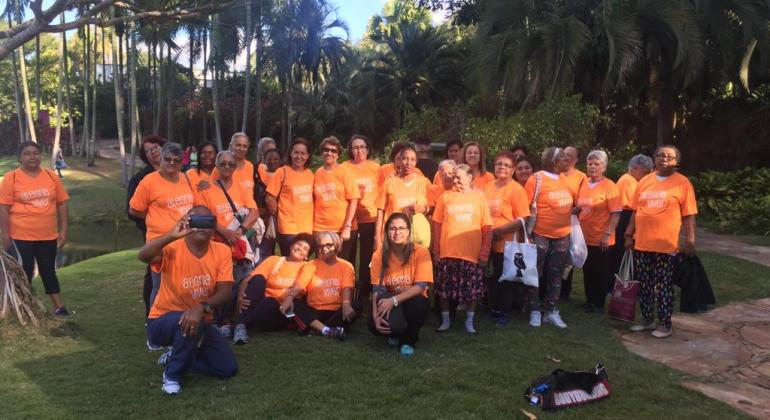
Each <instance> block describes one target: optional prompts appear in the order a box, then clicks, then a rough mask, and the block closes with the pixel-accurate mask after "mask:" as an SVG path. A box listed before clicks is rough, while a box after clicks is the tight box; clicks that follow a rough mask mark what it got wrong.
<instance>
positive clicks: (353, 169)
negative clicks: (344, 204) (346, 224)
mask: <svg viewBox="0 0 770 420" xmlns="http://www.w3.org/2000/svg"><path fill="white" fill-rule="evenodd" d="M342 166H344V167H345V169H347V170H348V173H350V174H351V175H352V177H353V179H354V181H355V183H356V184H357V185H358V188H359V190H358V192H359V194H360V195H361V197H360V200H358V208H357V209H356V221H357V222H358V223H372V222H374V221H376V220H377V204H376V201H377V192H378V190H379V185H380V184H379V183H378V181H377V179H378V178H377V177H378V173H379V170H380V164H379V163H377V162H375V161H372V160H367V161H366V162H364V163H363V165H361V166H359V165H356V164H355V163H353V162H352V161H347V162H345V163H343V164H342Z"/></svg>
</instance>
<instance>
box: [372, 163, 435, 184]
mask: <svg viewBox="0 0 770 420" xmlns="http://www.w3.org/2000/svg"><path fill="white" fill-rule="evenodd" d="M414 173H416V174H417V175H420V176H421V177H425V174H423V173H422V171H421V170H420V168H417V167H415V168H414ZM393 176H396V165H394V164H393V163H386V164H384V165H382V166H380V168H379V170H378V171H377V185H379V186H380V187H382V185H383V184H384V183H385V180H386V179H388V178H390V177H393ZM426 179H427V178H426Z"/></svg>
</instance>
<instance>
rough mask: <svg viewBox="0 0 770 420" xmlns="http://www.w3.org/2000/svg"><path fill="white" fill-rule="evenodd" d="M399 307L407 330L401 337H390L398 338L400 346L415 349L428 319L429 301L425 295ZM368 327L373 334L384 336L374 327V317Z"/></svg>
mask: <svg viewBox="0 0 770 420" xmlns="http://www.w3.org/2000/svg"><path fill="white" fill-rule="evenodd" d="M398 305H399V306H401V307H403V311H404V319H406V330H404V332H403V333H402V334H401V335H400V336H397V335H391V336H390V337H391V338H397V339H398V345H399V346H401V345H404V344H407V345H410V346H412V347H414V345H415V343H417V340H419V339H420V329H421V328H422V326H423V325H424V324H425V320H426V318H428V310H429V308H428V307H429V305H428V299H427V298H426V297H425V296H423V295H419V296H415V297H413V298H411V299H409V300H407V301H405V302H401V303H399V304H398ZM367 325H368V326H369V331H371V332H372V334H374V335H382V334H380V332H379V331H377V328H375V327H374V318H373V317H372V316H369V321H368V322H367Z"/></svg>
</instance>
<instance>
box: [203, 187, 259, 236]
mask: <svg viewBox="0 0 770 420" xmlns="http://www.w3.org/2000/svg"><path fill="white" fill-rule="evenodd" d="M227 194H229V195H230V199H231V200H233V204H235V208H236V209H240V208H241V207H245V208H247V209H257V203H256V202H255V201H254V194H253V193H252V191H251V190H247V189H245V188H243V186H242V184H238V183H236V182H235V180H233V182H232V183H231V185H230V188H228V189H227ZM195 204H196V205H198V204H200V205H203V206H206V207H208V209H209V210H211V213H213V214H214V216H216V218H217V225H219V226H220V227H223V228H226V227H227V226H228V225H229V224H230V222H231V221H232V220H233V218H234V217H235V215H233V208H232V206H230V202H229V201H227V197H226V196H225V193H224V192H223V191H222V188H220V187H219V184H218V183H217V182H216V181H214V182H212V183H211V186H210V187H209V189H207V190H205V191H201V192H199V193H198V195H197V196H196V197H195Z"/></svg>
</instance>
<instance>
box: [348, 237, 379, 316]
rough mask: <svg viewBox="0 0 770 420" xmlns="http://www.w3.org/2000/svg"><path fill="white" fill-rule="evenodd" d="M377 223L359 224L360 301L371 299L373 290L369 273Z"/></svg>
mask: <svg viewBox="0 0 770 420" xmlns="http://www.w3.org/2000/svg"><path fill="white" fill-rule="evenodd" d="M375 224H376V223H374V222H372V223H359V224H358V240H359V247H358V248H359V249H358V254H359V259H358V267H359V269H358V284H357V285H356V289H358V296H359V299H358V300H359V301H360V302H365V301H367V300H369V295H370V294H371V292H372V282H371V277H370V274H369V264H370V263H371V262H372V254H373V253H374V225H375ZM350 263H351V264H355V261H350Z"/></svg>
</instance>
